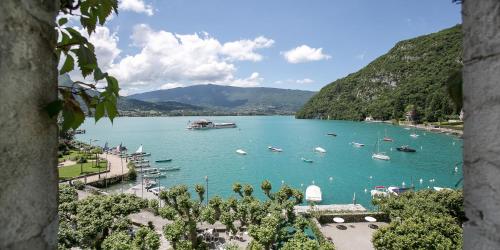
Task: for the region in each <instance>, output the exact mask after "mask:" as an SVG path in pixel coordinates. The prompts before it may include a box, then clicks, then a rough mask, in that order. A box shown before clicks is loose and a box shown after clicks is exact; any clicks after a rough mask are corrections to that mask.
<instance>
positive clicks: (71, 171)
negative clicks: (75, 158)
mask: <svg viewBox="0 0 500 250" xmlns="http://www.w3.org/2000/svg"><path fill="white" fill-rule="evenodd" d="M107 164H108V163H107V162H106V161H101V162H99V167H96V166H95V162H87V163H83V173H81V172H80V164H75V165H71V166H66V167H60V168H59V179H69V178H73V177H76V176H79V175H82V174H90V173H97V172H99V171H101V172H102V171H105V170H106V165H107Z"/></svg>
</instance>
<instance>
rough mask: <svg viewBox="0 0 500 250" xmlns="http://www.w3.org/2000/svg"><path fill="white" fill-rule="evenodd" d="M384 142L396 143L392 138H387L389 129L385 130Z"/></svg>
mask: <svg viewBox="0 0 500 250" xmlns="http://www.w3.org/2000/svg"><path fill="white" fill-rule="evenodd" d="M383 140H384V141H387V142H391V141H394V140H393V139H392V138H390V137H389V136H387V129H386V130H385V136H384V139H383Z"/></svg>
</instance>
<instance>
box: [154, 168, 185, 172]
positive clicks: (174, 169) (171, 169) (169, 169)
mask: <svg viewBox="0 0 500 250" xmlns="http://www.w3.org/2000/svg"><path fill="white" fill-rule="evenodd" d="M159 170H160V172H168V171H177V170H181V168H180V167H169V168H160V169H159Z"/></svg>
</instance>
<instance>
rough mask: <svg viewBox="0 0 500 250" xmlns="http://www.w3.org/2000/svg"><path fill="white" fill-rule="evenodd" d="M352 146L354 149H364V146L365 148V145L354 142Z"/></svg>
mask: <svg viewBox="0 0 500 250" xmlns="http://www.w3.org/2000/svg"><path fill="white" fill-rule="evenodd" d="M352 145H353V146H354V147H357V148H360V147H364V146H365V144H363V143H358V142H352Z"/></svg>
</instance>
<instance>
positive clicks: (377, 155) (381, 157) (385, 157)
mask: <svg viewBox="0 0 500 250" xmlns="http://www.w3.org/2000/svg"><path fill="white" fill-rule="evenodd" d="M372 159H377V160H383V161H388V160H390V159H391V157H389V156H388V155H386V154H385V152H380V143H379V140H377V151H375V152H374V153H373V154H372Z"/></svg>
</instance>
